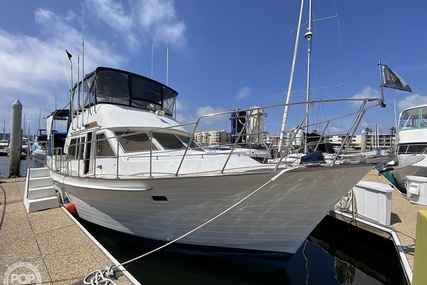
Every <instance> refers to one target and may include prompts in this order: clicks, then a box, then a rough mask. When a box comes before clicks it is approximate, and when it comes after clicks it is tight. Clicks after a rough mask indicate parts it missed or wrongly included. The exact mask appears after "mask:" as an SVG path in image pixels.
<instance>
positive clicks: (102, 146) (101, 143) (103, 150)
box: [96, 134, 114, 157]
mask: <svg viewBox="0 0 427 285" xmlns="http://www.w3.org/2000/svg"><path fill="white" fill-rule="evenodd" d="M96 143H97V152H96V156H98V157H100V156H104V157H111V156H114V152H113V149H112V148H111V145H110V143H109V142H108V139H107V138H106V137H105V135H104V134H98V135H96Z"/></svg>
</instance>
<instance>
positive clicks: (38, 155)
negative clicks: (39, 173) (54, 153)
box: [31, 129, 48, 164]
mask: <svg viewBox="0 0 427 285" xmlns="http://www.w3.org/2000/svg"><path fill="white" fill-rule="evenodd" d="M47 143H48V141H47V132H46V129H39V130H38V131H37V135H36V136H35V139H34V142H33V144H32V146H31V157H32V158H33V159H34V160H36V161H37V162H39V163H41V164H44V163H45V161H46V149H47Z"/></svg>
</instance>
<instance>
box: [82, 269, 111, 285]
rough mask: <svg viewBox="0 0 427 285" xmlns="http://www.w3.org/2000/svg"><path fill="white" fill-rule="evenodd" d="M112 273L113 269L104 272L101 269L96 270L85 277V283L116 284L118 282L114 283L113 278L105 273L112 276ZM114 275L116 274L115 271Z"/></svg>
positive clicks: (94, 284) (92, 284) (95, 284)
mask: <svg viewBox="0 0 427 285" xmlns="http://www.w3.org/2000/svg"><path fill="white" fill-rule="evenodd" d="M111 273H112V271H111V269H107V270H105V271H104V272H102V271H101V270H95V271H93V272H92V273H90V274H89V275H87V276H86V277H85V278H84V279H83V284H91V285H109V284H112V285H116V283H114V282H113V280H111V279H110V278H108V277H106V276H105V275H109V276H110V275H111ZM113 275H114V272H113Z"/></svg>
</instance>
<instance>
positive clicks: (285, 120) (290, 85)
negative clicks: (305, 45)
mask: <svg viewBox="0 0 427 285" xmlns="http://www.w3.org/2000/svg"><path fill="white" fill-rule="evenodd" d="M303 9H304V0H301V7H300V14H299V19H298V27H297V32H296V37H295V46H294V55H293V58H292V67H291V74H290V78H289V85H288V92H287V94H286V105H285V108H284V110H283V118H282V126H281V129H280V140H279V146H278V149H277V150H278V152H279V153H280V151H281V150H282V145H283V138H284V133H285V130H286V123H287V120H288V111H289V102H290V100H291V92H292V84H293V81H294V72H295V63H296V58H297V53H298V43H299V34H300V31H301V21H302V12H303Z"/></svg>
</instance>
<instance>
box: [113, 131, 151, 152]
mask: <svg viewBox="0 0 427 285" xmlns="http://www.w3.org/2000/svg"><path fill="white" fill-rule="evenodd" d="M115 134H116V136H117V138H118V140H119V143H120V144H121V145H122V147H123V150H124V151H125V152H137V151H150V150H158V149H159V148H158V147H157V146H156V145H155V144H153V143H152V142H151V140H150V138H149V137H148V135H147V134H146V133H137V134H132V133H123V132H115Z"/></svg>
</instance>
